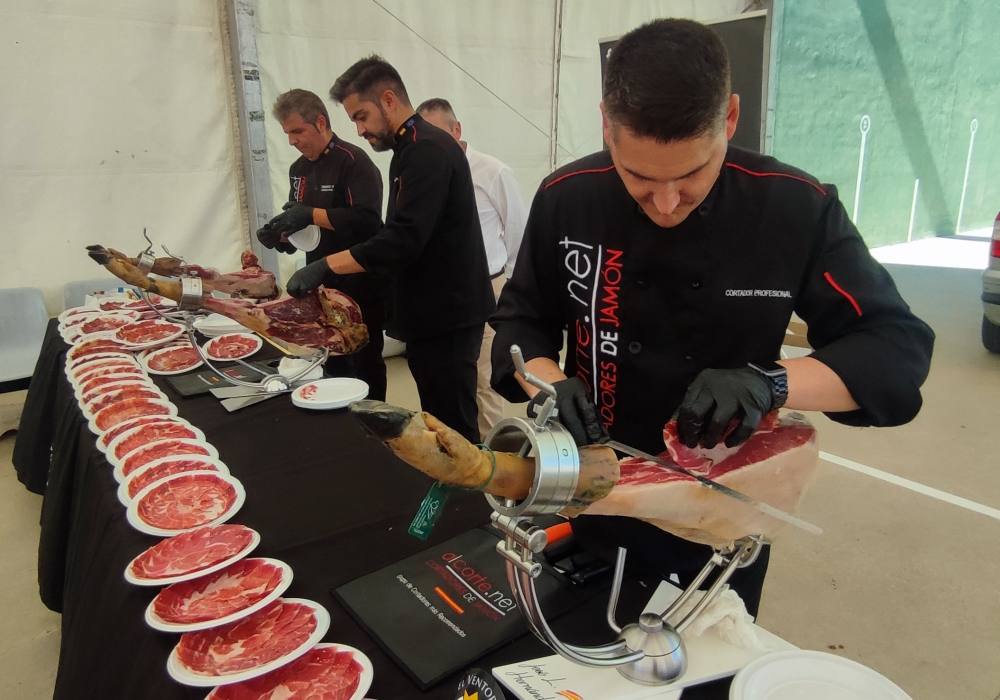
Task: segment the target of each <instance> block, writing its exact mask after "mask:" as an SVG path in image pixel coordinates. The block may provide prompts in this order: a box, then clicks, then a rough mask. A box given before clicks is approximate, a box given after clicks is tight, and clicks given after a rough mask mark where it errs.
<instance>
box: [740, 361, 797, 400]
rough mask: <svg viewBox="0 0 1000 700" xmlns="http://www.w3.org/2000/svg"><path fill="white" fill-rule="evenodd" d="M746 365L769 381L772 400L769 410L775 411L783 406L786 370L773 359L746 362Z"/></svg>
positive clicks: (785, 396) (786, 378) (786, 383)
mask: <svg viewBox="0 0 1000 700" xmlns="http://www.w3.org/2000/svg"><path fill="white" fill-rule="evenodd" d="M747 366H748V367H749V368H750V369H752V370H754V371H755V372H758V373H759V374H762V375H763V376H764V378H765V379H767V380H768V381H769V382H770V383H771V396H772V397H773V400H774V403H773V405H772V406H771V410H772V411H776V410H778V409H779V408H781V407H782V406H784V405H785V402H786V401H787V400H788V370H787V369H785V368H784V367H782V366H781V365H779V364H778V363H777V362H774V361H769V362H748V363H747Z"/></svg>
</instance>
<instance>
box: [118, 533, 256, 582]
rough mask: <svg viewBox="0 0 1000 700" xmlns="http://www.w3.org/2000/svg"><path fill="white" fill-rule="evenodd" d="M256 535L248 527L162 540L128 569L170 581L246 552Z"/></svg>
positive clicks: (144, 576) (137, 575)
mask: <svg viewBox="0 0 1000 700" xmlns="http://www.w3.org/2000/svg"><path fill="white" fill-rule="evenodd" d="M253 539H254V531H253V530H251V529H250V528H248V527H246V526H245V525H213V526H209V527H201V528H198V529H197V530H192V531H191V532H185V533H182V534H180V535H175V536H173V537H170V538H167V539H165V540H161V541H160V542H158V543H156V544H155V545H153V546H152V547H150V548H149V549H147V550H146V551H145V552H143V553H142V554H140V555H139V556H138V557H136V558H135V560H133V561H132V563H131V564H130V565H129V570H130V571H131V572H132V575H134V576H136V577H137V578H143V579H169V578H174V577H176V576H183V575H185V574H191V573H194V572H197V571H203V570H205V569H208V568H209V567H212V566H215V565H216V564H218V563H219V562H223V561H226V560H227V559H230V558H232V557H234V556H236V555H237V554H238V553H240V552H242V551H243V550H245V549H246V548H247V547H249V546H250V544H251V543H252V542H253Z"/></svg>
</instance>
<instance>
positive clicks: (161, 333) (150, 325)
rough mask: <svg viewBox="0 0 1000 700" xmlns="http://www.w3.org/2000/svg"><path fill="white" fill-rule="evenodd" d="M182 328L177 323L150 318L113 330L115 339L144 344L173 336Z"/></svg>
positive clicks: (130, 343)
mask: <svg viewBox="0 0 1000 700" xmlns="http://www.w3.org/2000/svg"><path fill="white" fill-rule="evenodd" d="M183 330H184V327H183V326H181V325H179V324H176V323H170V322H169V321H161V320H156V319H151V320H148V321H137V322H135V323H130V324H128V325H126V326H122V327H121V328H119V329H118V330H117V331H115V339H116V340H119V341H121V342H122V343H126V344H128V345H146V344H148V343H155V342H156V341H158V340H166V339H167V338H171V337H174V336H176V335H177V333H178V331H183Z"/></svg>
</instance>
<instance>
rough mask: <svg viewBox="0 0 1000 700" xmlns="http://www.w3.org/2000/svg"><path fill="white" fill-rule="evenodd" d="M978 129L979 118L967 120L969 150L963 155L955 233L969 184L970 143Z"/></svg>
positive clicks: (957, 230) (959, 223) (960, 221)
mask: <svg viewBox="0 0 1000 700" xmlns="http://www.w3.org/2000/svg"><path fill="white" fill-rule="evenodd" d="M977 129H979V120H978V119H973V120H972V121H971V122H969V152H968V153H967V154H966V156H965V177H963V178H962V198H961V199H960V200H959V201H958V218H957V219H955V235H956V236H957V235H958V233H959V229H960V228H961V227H962V210H963V209H965V188H966V187H968V185H969V165H970V164H971V163H972V144H974V143H975V142H976V130H977Z"/></svg>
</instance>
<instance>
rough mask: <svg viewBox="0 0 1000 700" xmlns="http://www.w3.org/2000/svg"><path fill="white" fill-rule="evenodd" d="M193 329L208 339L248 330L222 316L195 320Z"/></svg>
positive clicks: (210, 316)
mask: <svg viewBox="0 0 1000 700" xmlns="http://www.w3.org/2000/svg"><path fill="white" fill-rule="evenodd" d="M194 329H195V330H196V331H198V332H199V333H201V334H202V335H204V336H207V337H209V338H215V337H218V336H220V335H225V334H226V333H242V332H244V331H246V330H248V329H247V328H246V327H245V326H243V325H242V324H240V323H237V322H236V321H234V320H233V319H231V318H228V317H226V316H223V315H222V314H209V315H208V316H203V317H201V318H198V319H195V322H194Z"/></svg>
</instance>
